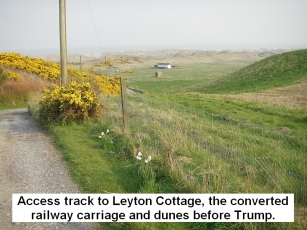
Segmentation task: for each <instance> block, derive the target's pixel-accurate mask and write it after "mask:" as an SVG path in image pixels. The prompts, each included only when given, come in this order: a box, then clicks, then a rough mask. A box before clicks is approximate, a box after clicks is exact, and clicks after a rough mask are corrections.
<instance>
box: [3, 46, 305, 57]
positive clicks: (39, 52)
mask: <svg viewBox="0 0 307 230" xmlns="http://www.w3.org/2000/svg"><path fill="white" fill-rule="evenodd" d="M270 49H271V50H277V49H289V50H297V49H307V47H302V46H301V47H300V46H285V45H283V46H280V47H278V46H276V45H275V46H263V47H261V46H250V47H247V46H242V47H240V46H235V47H227V46H223V45H221V46H219V45H207V46H206V45H186V46H184V45H182V46H171V45H170V46H167V45H164V46H162V45H160V46H159V45H152V46H109V47H104V48H103V50H102V49H101V48H100V47H74V48H69V47H68V51H67V55H73V54H102V53H116V52H146V51H159V50H199V51H223V50H233V51H235V50H270ZM6 52H16V53H20V54H22V55H29V56H48V55H59V54H60V49H16V50H6V51H0V53H6Z"/></svg>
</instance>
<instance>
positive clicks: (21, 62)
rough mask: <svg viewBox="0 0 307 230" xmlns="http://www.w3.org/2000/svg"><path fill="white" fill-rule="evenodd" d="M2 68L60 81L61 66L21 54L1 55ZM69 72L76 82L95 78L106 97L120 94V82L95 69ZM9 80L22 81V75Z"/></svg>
mask: <svg viewBox="0 0 307 230" xmlns="http://www.w3.org/2000/svg"><path fill="white" fill-rule="evenodd" d="M0 66H4V67H9V68H12V69H14V70H15V69H17V70H22V71H25V72H27V73H31V74H37V75H38V76H40V77H41V78H43V79H44V80H50V81H53V82H55V81H57V80H58V79H59V77H60V72H61V70H60V65H59V64H57V63H55V62H50V61H46V60H43V59H40V58H31V57H28V56H23V55H21V54H19V53H0ZM67 72H68V75H69V77H70V78H72V79H75V80H76V81H82V82H84V81H90V78H93V79H94V81H93V84H94V87H95V88H97V89H98V90H99V91H100V92H101V93H102V94H104V95H111V94H119V93H120V81H119V79H118V78H110V77H107V76H101V75H98V74H96V73H95V72H96V70H95V69H91V70H90V72H86V71H83V72H81V71H79V70H76V69H73V68H67ZM0 74H1V73H0ZM7 78H8V79H13V80H22V77H21V76H20V75H18V74H17V73H13V72H12V73H11V72H9V73H7ZM0 81H1V79H0Z"/></svg>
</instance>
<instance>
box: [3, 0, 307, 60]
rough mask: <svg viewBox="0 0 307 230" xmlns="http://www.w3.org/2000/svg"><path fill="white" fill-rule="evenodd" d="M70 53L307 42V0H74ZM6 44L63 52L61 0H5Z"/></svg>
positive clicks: (71, 2) (304, 44) (70, 5)
mask: <svg viewBox="0 0 307 230" xmlns="http://www.w3.org/2000/svg"><path fill="white" fill-rule="evenodd" d="M66 8H67V9H66V10H67V19H66V20H67V45H68V53H77V52H85V53H86V52H95V53H101V52H105V51H122V50H156V49H203V50H211V49H218V50H220V49H243V48H245V49H259V48H307V1H306V0H66ZM0 31H1V33H0V52H8V51H14V52H20V53H22V54H28V55H36V54H50V53H59V0H0Z"/></svg>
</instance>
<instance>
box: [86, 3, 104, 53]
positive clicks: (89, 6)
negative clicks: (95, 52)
mask: <svg viewBox="0 0 307 230" xmlns="http://www.w3.org/2000/svg"><path fill="white" fill-rule="evenodd" d="M87 5H88V8H89V11H90V14H91V18H92V22H93V24H94V28H95V32H96V36H97V39H98V42H99V45H100V49H101V50H102V44H101V40H100V37H99V33H98V30H97V26H96V23H95V19H94V15H93V11H92V7H91V3H90V0H87Z"/></svg>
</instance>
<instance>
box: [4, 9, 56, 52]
mask: <svg viewBox="0 0 307 230" xmlns="http://www.w3.org/2000/svg"><path fill="white" fill-rule="evenodd" d="M0 14H2V15H3V16H5V17H7V18H8V19H10V20H11V21H13V22H15V23H16V24H18V25H19V26H21V27H23V28H25V29H27V30H28V31H30V32H32V33H33V34H35V35H37V36H39V37H40V38H42V39H44V40H46V41H48V42H50V43H51V44H53V45H55V46H58V45H57V44H55V43H54V42H52V41H50V40H49V39H47V38H45V37H43V36H41V35H40V34H38V33H36V32H35V31H33V30H31V29H29V28H28V27H26V26H24V25H22V24H21V23H19V22H18V21H16V20H14V19H13V18H11V17H9V16H7V15H6V14H4V13H2V12H0Z"/></svg>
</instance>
